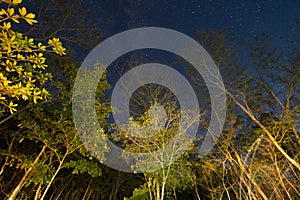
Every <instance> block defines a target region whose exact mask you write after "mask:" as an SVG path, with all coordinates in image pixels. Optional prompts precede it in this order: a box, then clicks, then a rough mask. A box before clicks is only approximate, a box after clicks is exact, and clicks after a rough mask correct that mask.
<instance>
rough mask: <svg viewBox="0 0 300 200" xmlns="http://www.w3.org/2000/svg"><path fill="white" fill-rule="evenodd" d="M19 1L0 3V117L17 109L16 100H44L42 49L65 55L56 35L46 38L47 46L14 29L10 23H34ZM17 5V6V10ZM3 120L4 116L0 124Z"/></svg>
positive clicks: (44, 80) (33, 16) (47, 77)
mask: <svg viewBox="0 0 300 200" xmlns="http://www.w3.org/2000/svg"><path fill="white" fill-rule="evenodd" d="M21 2H22V1H21V0H13V1H11V0H7V1H4V0H3V1H1V2H0V3H1V4H5V5H6V6H5V7H4V8H2V9H1V11H0V22H1V26H0V29H1V44H0V45H1V52H0V54H1V63H0V65H1V72H0V104H1V107H0V117H5V114H6V112H7V111H9V112H10V113H11V114H13V112H15V111H17V107H18V102H20V100H23V101H24V100H25V101H26V100H30V101H33V102H34V103H36V102H37V100H39V99H41V100H44V99H46V98H47V97H48V95H49V93H48V92H47V90H45V88H44V87H43V86H44V85H45V83H46V82H47V81H48V80H49V79H51V74H49V73H44V72H43V70H44V69H45V68H46V67H47V64H46V62H45V61H46V58H45V57H44V54H43V52H45V51H47V52H54V53H56V54H59V55H64V54H65V48H64V47H62V44H61V42H60V41H59V39H58V38H53V39H50V40H49V41H48V44H47V45H43V44H42V43H41V42H35V41H34V39H33V38H29V37H28V36H26V35H23V34H22V33H19V32H17V31H14V29H13V28H14V26H15V25H16V24H17V23H20V21H21V20H24V21H25V22H27V23H28V24H30V25H32V24H33V23H37V21H36V20H35V19H34V18H35V15H34V14H33V13H28V12H27V9H26V7H20V4H21ZM17 6H19V7H20V8H18V9H17ZM20 103H22V102H20ZM19 107H20V106H19ZM4 121H6V119H5V118H4V119H2V120H1V122H0V124H2V123H3V122H4Z"/></svg>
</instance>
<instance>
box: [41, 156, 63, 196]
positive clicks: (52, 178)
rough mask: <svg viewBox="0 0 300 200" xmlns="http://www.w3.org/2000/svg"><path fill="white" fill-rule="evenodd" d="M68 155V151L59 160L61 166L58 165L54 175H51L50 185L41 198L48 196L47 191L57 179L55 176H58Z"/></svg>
mask: <svg viewBox="0 0 300 200" xmlns="http://www.w3.org/2000/svg"><path fill="white" fill-rule="evenodd" d="M67 155H68V153H66V154H65V155H64V157H63V158H62V159H61V161H60V162H59V166H58V168H57V170H56V172H55V173H54V175H53V176H52V177H51V180H50V182H49V183H48V185H47V187H46V189H45V191H44V193H43V195H42V197H41V199H40V200H44V198H45V196H46V194H47V192H48V190H49V188H50V186H51V185H52V183H53V181H54V179H55V177H56V176H57V174H58V172H59V171H60V170H61V168H62V165H63V163H64V161H65V158H66V157H67Z"/></svg>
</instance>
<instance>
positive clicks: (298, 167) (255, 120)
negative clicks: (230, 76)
mask: <svg viewBox="0 0 300 200" xmlns="http://www.w3.org/2000/svg"><path fill="white" fill-rule="evenodd" d="M226 93H227V94H228V95H229V96H230V97H231V99H232V100H233V102H234V103H235V104H236V105H238V106H239V107H240V108H241V109H242V110H243V111H244V112H245V113H246V114H247V115H248V116H249V117H250V119H251V120H252V121H253V122H254V123H255V124H256V125H258V126H259V127H260V128H261V129H262V130H263V131H264V132H265V133H266V134H267V136H268V138H269V139H270V140H271V142H272V143H273V144H274V146H275V147H276V148H277V149H278V150H279V152H280V153H281V154H282V155H283V156H284V157H285V158H286V159H287V160H288V161H289V162H290V163H292V164H293V165H294V166H295V167H296V168H297V169H298V170H300V164H299V163H298V162H297V161H296V160H294V159H293V158H291V157H290V156H289V155H288V154H287V153H286V152H285V151H284V149H283V148H282V147H281V146H280V145H279V144H278V142H277V141H276V140H275V138H274V137H273V136H272V134H271V133H270V131H269V130H268V129H267V128H266V127H265V126H264V125H263V124H262V123H261V122H260V121H259V120H258V119H257V118H256V117H255V116H254V115H253V113H251V111H249V110H248V109H247V108H246V107H245V106H243V105H242V104H241V103H240V102H239V101H238V100H237V99H236V98H235V97H234V96H233V95H232V94H231V93H229V92H228V91H226Z"/></svg>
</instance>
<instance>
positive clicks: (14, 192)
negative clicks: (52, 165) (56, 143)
mask: <svg viewBox="0 0 300 200" xmlns="http://www.w3.org/2000/svg"><path fill="white" fill-rule="evenodd" d="M45 150H46V145H44V146H43V148H42V150H41V151H40V153H39V155H38V156H37V157H36V158H35V160H34V161H33V163H32V165H31V167H29V168H28V169H27V170H26V171H25V174H24V175H23V177H22V179H21V181H20V182H19V183H18V185H17V187H15V189H14V191H13V192H12V193H11V195H10V196H9V198H8V200H14V199H15V198H16V196H17V195H18V193H19V192H20V191H21V189H22V187H23V185H24V183H25V181H26V179H27V177H28V176H29V175H30V172H31V170H32V169H33V167H34V166H35V165H36V164H37V163H38V161H39V159H40V157H41V156H42V154H43V153H44V152H45Z"/></svg>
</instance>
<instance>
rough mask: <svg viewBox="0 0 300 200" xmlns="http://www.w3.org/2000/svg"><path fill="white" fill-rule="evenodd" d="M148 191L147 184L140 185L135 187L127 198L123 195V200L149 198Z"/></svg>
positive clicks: (143, 199) (145, 199) (144, 199)
mask: <svg viewBox="0 0 300 200" xmlns="http://www.w3.org/2000/svg"><path fill="white" fill-rule="evenodd" d="M149 199H150V196H149V191H148V188H147V184H144V185H141V186H140V187H139V188H135V189H134V191H133V193H132V196H131V197H129V198H126V197H124V200H149Z"/></svg>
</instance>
